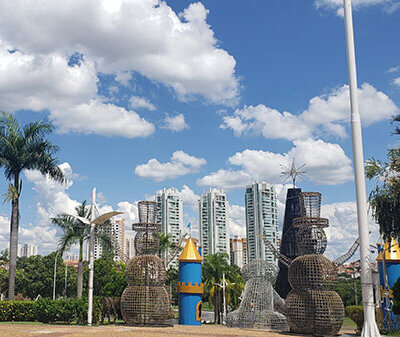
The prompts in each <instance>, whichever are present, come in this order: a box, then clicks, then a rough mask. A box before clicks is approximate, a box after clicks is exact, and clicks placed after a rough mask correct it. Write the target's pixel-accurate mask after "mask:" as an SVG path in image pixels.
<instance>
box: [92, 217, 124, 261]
mask: <svg viewBox="0 0 400 337" xmlns="http://www.w3.org/2000/svg"><path fill="white" fill-rule="evenodd" d="M124 226H125V221H124V219H120V220H115V219H111V225H110V226H106V227H105V228H104V229H103V230H104V232H105V233H107V234H108V235H110V236H111V240H112V242H113V245H114V260H115V261H123V258H124V251H125V250H124V246H125V239H124V232H125V229H124ZM102 256H103V247H102V245H101V243H100V241H99V240H95V244H94V258H95V260H97V259H99V258H100V257H102Z"/></svg>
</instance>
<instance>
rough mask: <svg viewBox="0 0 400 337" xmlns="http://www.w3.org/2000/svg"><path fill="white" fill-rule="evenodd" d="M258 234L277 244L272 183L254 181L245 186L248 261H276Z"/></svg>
mask: <svg viewBox="0 0 400 337" xmlns="http://www.w3.org/2000/svg"><path fill="white" fill-rule="evenodd" d="M259 235H264V236H265V237H266V238H267V239H268V240H269V241H270V242H272V244H273V245H274V246H275V247H277V245H278V209H277V203H276V195H275V190H274V187H273V185H271V184H269V183H266V182H255V183H253V184H252V185H250V186H247V187H246V237H247V254H248V262H250V261H251V260H254V259H261V260H266V261H268V262H276V258H275V257H274V255H273V254H272V252H271V251H270V250H269V249H268V248H267V247H266V246H265V244H264V241H263V240H262V238H260V237H259Z"/></svg>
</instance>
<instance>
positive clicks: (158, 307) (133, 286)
mask: <svg viewBox="0 0 400 337" xmlns="http://www.w3.org/2000/svg"><path fill="white" fill-rule="evenodd" d="M156 206H157V204H156V203H155V202H152V201H141V202H139V205H138V209H139V220H140V223H137V224H133V225H132V229H133V230H135V231H136V232H137V233H136V236H135V248H136V252H137V254H138V256H136V257H134V258H133V259H130V260H129V261H128V262H127V266H126V281H127V283H128V287H127V288H126V289H125V290H124V292H123V293H122V297H121V313H122V317H123V318H124V321H125V322H126V323H128V324H164V322H165V320H166V319H167V317H168V312H169V306H170V298H169V295H168V292H167V290H166V289H165V287H164V284H165V281H166V278H167V273H166V271H165V267H164V263H163V261H162V260H161V259H160V258H159V257H158V256H155V255H150V254H155V253H156V252H157V251H158V247H159V239H158V236H157V233H158V232H159V231H160V226H159V225H157V224H155V212H156Z"/></svg>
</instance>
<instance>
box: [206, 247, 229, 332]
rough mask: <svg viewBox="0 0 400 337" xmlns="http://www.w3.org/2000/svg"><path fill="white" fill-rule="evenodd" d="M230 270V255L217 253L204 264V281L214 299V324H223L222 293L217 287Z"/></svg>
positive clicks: (209, 256)
mask: <svg viewBox="0 0 400 337" xmlns="http://www.w3.org/2000/svg"><path fill="white" fill-rule="evenodd" d="M228 270H229V264H228V254H226V253H216V254H210V255H206V256H205V257H204V264H203V280H204V285H205V287H206V289H207V290H208V291H209V295H210V297H211V298H213V304H214V322H216V323H218V324H220V323H221V311H222V309H223V306H222V291H221V289H220V287H219V286H218V285H217V284H218V283H220V282H221V281H222V275H223V274H224V273H225V274H227V272H228Z"/></svg>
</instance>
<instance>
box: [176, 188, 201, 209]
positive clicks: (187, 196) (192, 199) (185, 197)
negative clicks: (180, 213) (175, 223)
mask: <svg viewBox="0 0 400 337" xmlns="http://www.w3.org/2000/svg"><path fill="white" fill-rule="evenodd" d="M180 194H181V198H182V202H183V204H184V205H188V206H190V207H192V208H193V209H195V210H197V209H198V207H199V199H200V196H198V195H197V194H196V193H194V192H193V190H192V189H191V188H190V187H189V186H187V185H183V186H182V189H181V191H180Z"/></svg>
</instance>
